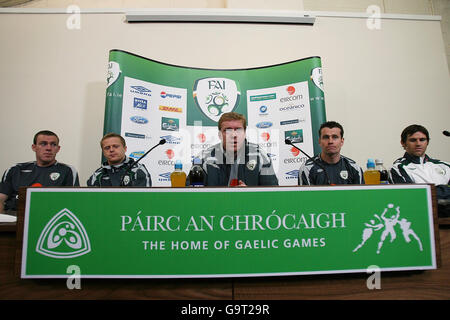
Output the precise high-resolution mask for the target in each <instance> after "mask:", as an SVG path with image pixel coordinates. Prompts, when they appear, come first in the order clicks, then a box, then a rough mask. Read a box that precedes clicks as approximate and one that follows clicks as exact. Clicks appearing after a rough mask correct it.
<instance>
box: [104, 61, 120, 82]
mask: <svg viewBox="0 0 450 320" xmlns="http://www.w3.org/2000/svg"><path fill="white" fill-rule="evenodd" d="M120 73H121V71H120V66H119V64H118V63H117V62H115V61H110V62H109V63H108V75H107V77H106V82H107V84H108V85H107V86H106V87H109V86H110V85H112V84H113V83H114V82H116V80H117V79H119V76H120Z"/></svg>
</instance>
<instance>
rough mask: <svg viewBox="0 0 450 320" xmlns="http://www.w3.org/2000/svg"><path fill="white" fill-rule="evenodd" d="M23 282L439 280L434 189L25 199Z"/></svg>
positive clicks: (85, 191)
mask: <svg viewBox="0 0 450 320" xmlns="http://www.w3.org/2000/svg"><path fill="white" fill-rule="evenodd" d="M24 221H25V226H24V240H23V257H22V277H23V278H42V277H49V278H58V277H67V273H66V270H67V268H68V266H73V265H75V266H78V267H79V269H80V272H81V276H82V277H87V278H103V277H105V278H108V277H109V278H112V277H123V278H131V277H141V278H171V277H241V276H275V275H302V274H323V273H348V272H365V271H366V269H367V268H368V267H369V266H373V265H376V266H378V267H379V268H380V269H381V270H417V269H422V270H423V269H435V268H436V259H435V247H434V246H435V244H434V229H433V216H432V209H431V192H430V187H429V186H424V185H411V186H387V187H386V186H354V187H344V186H343V187H316V188H313V187H304V188H301V187H280V188H245V189H243V188H232V189H226V188H208V189H198V188H195V189H189V188H185V189H165V188H152V189H126V190H124V189H93V188H92V189H91V188H80V189H52V188H30V189H28V190H27V203H26V210H25V220H24Z"/></svg>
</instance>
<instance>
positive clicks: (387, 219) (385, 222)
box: [353, 203, 423, 254]
mask: <svg viewBox="0 0 450 320" xmlns="http://www.w3.org/2000/svg"><path fill="white" fill-rule="evenodd" d="M374 216H375V218H376V219H377V220H378V222H375V220H373V219H372V220H370V223H364V225H365V226H366V228H364V230H363V234H362V242H361V243H360V244H358V245H357V246H356V248H355V249H353V252H356V251H358V250H359V249H361V247H363V246H364V245H365V244H366V242H367V240H369V239H370V238H371V237H372V235H373V234H374V233H375V232H377V231H380V230H381V229H383V231H382V232H381V236H380V241H379V242H378V248H377V254H380V252H381V248H382V247H383V244H384V241H385V240H386V238H387V237H388V236H390V242H391V243H392V242H394V240H395V239H396V238H397V234H396V232H395V231H396V230H395V227H396V226H397V225H398V226H399V227H400V229H401V230H402V234H403V237H404V239H405V241H406V243H410V242H411V238H410V236H412V237H414V239H416V241H417V242H418V244H419V249H420V251H423V247H422V242H421V241H420V238H419V237H418V236H417V235H416V233H415V232H414V231H413V230H412V229H411V222H409V221H408V220H406V219H405V218H402V219H401V220H399V217H400V207H399V206H397V207H396V208H394V205H393V204H392V203H390V204H388V205H387V207H386V208H385V209H384V211H383V213H382V214H381V217H379V216H378V215H377V214H374Z"/></svg>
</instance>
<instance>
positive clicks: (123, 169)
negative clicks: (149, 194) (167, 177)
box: [87, 133, 152, 187]
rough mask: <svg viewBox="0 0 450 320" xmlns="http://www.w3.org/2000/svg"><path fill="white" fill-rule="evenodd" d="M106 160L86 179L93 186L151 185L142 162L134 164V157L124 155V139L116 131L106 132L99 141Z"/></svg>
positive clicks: (125, 149) (125, 147)
mask: <svg viewBox="0 0 450 320" xmlns="http://www.w3.org/2000/svg"><path fill="white" fill-rule="evenodd" d="M100 147H101V148H102V152H103V156H104V157H105V158H106V161H105V162H104V163H103V164H102V166H101V167H100V168H98V169H97V170H96V171H95V172H94V173H93V174H92V176H91V177H90V178H89V180H88V181H87V185H88V186H90V187H91V186H94V187H111V186H116V187H119V186H125V187H151V186H152V179H151V177H150V173H149V172H148V171H147V169H146V168H145V165H143V164H142V163H138V164H137V165H133V164H134V162H135V161H134V159H132V158H129V157H127V156H126V155H125V152H126V151H127V146H126V143H125V139H124V138H123V137H122V136H121V135H120V134H116V133H108V134H107V135H105V136H104V137H103V138H102V140H101V141H100Z"/></svg>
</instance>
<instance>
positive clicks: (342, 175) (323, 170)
mask: <svg viewBox="0 0 450 320" xmlns="http://www.w3.org/2000/svg"><path fill="white" fill-rule="evenodd" d="M319 145H320V147H321V148H322V152H321V153H320V154H318V155H317V156H315V157H313V158H312V159H313V160H314V161H312V160H311V159H308V160H307V161H306V162H305V164H303V165H302V166H301V167H300V171H299V173H298V184H299V185H327V184H364V174H363V170H362V169H361V168H360V167H359V166H358V165H357V164H356V162H355V161H353V160H352V159H349V158H347V157H344V156H343V155H341V148H342V146H343V145H344V128H342V126H341V125H340V124H339V123H337V122H334V121H328V122H325V123H323V124H322V125H321V126H320V129H319Z"/></svg>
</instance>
